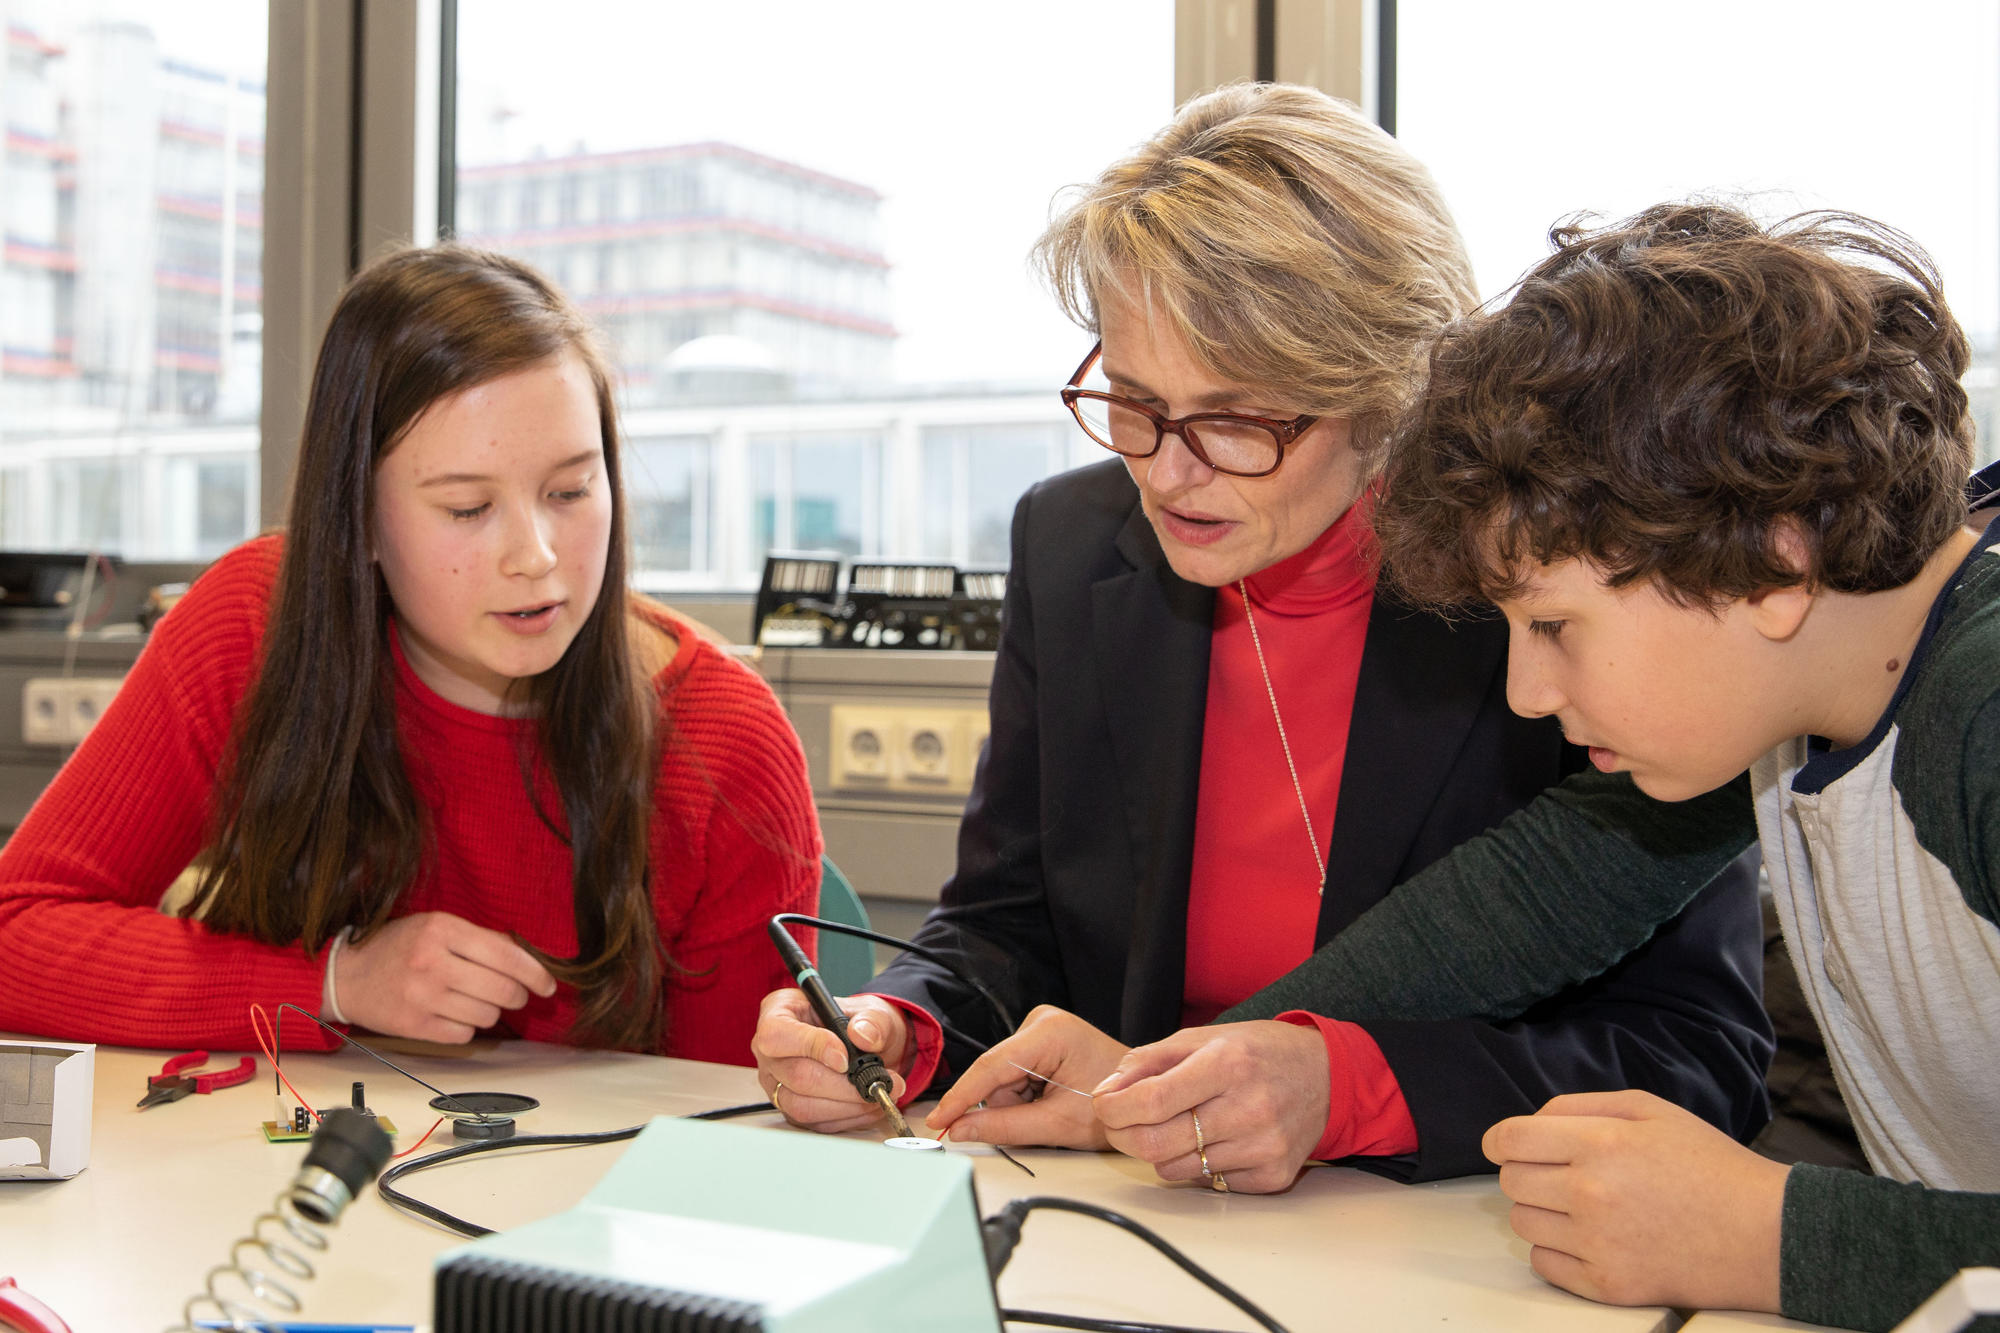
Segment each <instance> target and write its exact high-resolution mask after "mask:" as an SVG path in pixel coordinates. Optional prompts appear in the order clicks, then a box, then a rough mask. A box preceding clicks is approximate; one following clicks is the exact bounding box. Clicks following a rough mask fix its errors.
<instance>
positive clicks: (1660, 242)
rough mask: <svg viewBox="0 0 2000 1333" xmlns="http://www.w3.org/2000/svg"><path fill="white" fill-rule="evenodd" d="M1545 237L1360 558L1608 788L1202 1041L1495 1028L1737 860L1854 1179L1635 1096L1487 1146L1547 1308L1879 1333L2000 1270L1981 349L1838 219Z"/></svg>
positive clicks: (1401, 470) (1534, 821)
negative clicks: (1788, 961) (1864, 1168)
mask: <svg viewBox="0 0 2000 1333" xmlns="http://www.w3.org/2000/svg"><path fill="white" fill-rule="evenodd" d="M1552 239H1553V241H1554V243H1555V247H1556V248H1555V253H1554V254H1553V255H1552V256H1551V257H1550V258H1549V259H1547V260H1545V261H1544V262H1543V263H1542V264H1540V265H1539V266H1538V267H1537V268H1536V269H1534V270H1533V271H1532V272H1531V273H1530V274H1529V275H1528V276H1527V277H1526V278H1525V279H1524V280H1523V281H1522V283H1521V285H1520V287H1519V289H1518V290H1517V292H1516V293H1515V295H1514V296H1513V298H1512V300H1511V301H1509V302H1508V304H1506V305H1505V306H1504V307H1501V308H1499V309H1497V310H1494V311H1491V312H1489V313H1484V314H1480V315H1476V316H1473V317H1470V318H1468V319H1466V320H1463V321H1460V322H1459V323H1457V324H1455V325H1453V326H1452V327H1451V328H1450V329H1449V330H1448V331H1447V332H1446V334H1445V335H1444V337H1443V338H1442V340H1441V341H1440V343H1439V344H1438V345H1437V347H1436V349H1435V351H1434V354H1433V357H1432V364H1431V381H1430V384H1429V387H1428V389H1427V391H1426V393H1425V395H1424V398H1423V400H1422V401H1421V403H1420V404H1419V405H1418V406H1417V408H1416V409H1415V411H1414V412H1413V414H1412V417H1411V419H1410V421H1409V422H1408V423H1407V428H1406V430H1405V431H1404V433H1403V434H1402V435H1401V437H1400V438H1399V439H1398V441H1397V442H1396V443H1395V445H1394V446H1393V452H1392V455H1391V457H1390V459H1389V461H1388V464H1387V473H1386V480H1385V486H1384V492H1383V499H1382V502H1381V506H1380V508H1379V510H1378V514H1377V525H1378V528H1379V529H1380V531H1381V535H1382V543H1383V550H1384V557H1385V560H1386V561H1387V564H1388V568H1389V572H1390V574H1391V576H1392V578H1393V579H1394V580H1395V582H1396V583H1397V584H1398V585H1400V587H1401V588H1402V589H1403V590H1405V592H1406V593H1408V594H1409V595H1410V596H1412V597H1413V598H1415V599H1416V600H1418V601H1420V602H1422V603H1424V604H1426V605H1430V606H1433V607H1439V608H1465V607H1468V606H1480V605H1484V604H1486V603H1489V602H1490V603H1494V604H1497V606H1498V607H1499V609H1500V611H1501V613H1502V614H1504V615H1505V617H1506V619H1507V622H1508V624H1509V627H1510V631H1511V635H1510V638H1511V642H1510V648H1509V658H1508V699H1509V702H1510V703H1511V704H1512V706H1513V707H1514V708H1515V710H1516V711H1518V712H1521V713H1524V714H1528V715H1533V716H1541V715H1550V714H1553V715H1554V716H1556V717H1558V718H1559V719H1561V721H1562V723H1563V726H1564V729H1565V731H1566V732H1567V734H1568V736H1569V739H1571V740H1572V741H1575V742H1577V743H1579V744H1584V745H1588V746H1589V747H1591V748H1590V756H1591V761H1592V763H1593V764H1594V766H1595V768H1596V769H1597V770H1598V771H1597V772H1594V773H1586V774H1583V775H1580V776H1579V778H1577V779H1573V780H1572V781H1571V782H1570V783H1567V784H1565V785H1564V786H1563V787H1560V788H1556V789H1554V790H1552V791H1551V792H1550V793H1548V794H1547V795H1545V796H1544V797H1543V798H1541V799H1540V800H1539V801H1538V802H1536V803H1535V804H1534V805H1532V806H1530V807H1529V808H1528V809H1526V810H1524V811H1522V812H1520V813H1519V814H1518V815H1516V816H1515V817H1514V818H1513V819H1512V820H1510V821H1509V822H1508V823H1507V824H1505V825H1503V826H1501V828H1499V829H1498V830H1496V831H1495V832H1493V833H1492V834H1489V835H1488V836H1487V837H1485V838H1483V839H1480V840H1478V841H1477V842H1475V843H1472V844H1468V845H1467V846H1465V847H1463V848H1461V849H1460V850H1459V852H1458V853H1456V854H1455V855H1454V856H1453V857H1451V858H1449V859H1448V860H1447V861H1446V862H1444V863H1440V864H1439V865H1437V866H1435V867H1433V868H1432V869H1431V870H1430V871H1428V872H1426V873H1425V874H1424V875H1423V876H1421V877H1419V878H1418V879H1415V880H1412V881H1411V882H1410V883H1409V884H1407V885H1405V886H1404V887H1403V888H1402V889H1400V890H1399V891H1398V892H1397V893H1395V894H1393V895H1391V897H1389V898H1388V899H1386V900H1385V901H1384V902H1383V903H1382V904H1380V905H1379V906H1378V907H1377V908H1376V909H1375V911H1374V912H1373V913H1371V915H1370V917H1369V918H1365V919H1364V920H1363V921H1361V922H1358V923H1357V924H1356V926H1355V927H1353V928H1350V929H1349V930H1348V931H1347V932H1346V933H1344V934H1342V935H1341V936H1339V937H1338V938H1337V939H1336V940H1334V941H1333V942H1332V943H1330V944H1329V945H1328V946H1327V947H1326V949H1324V950H1322V951H1321V952H1320V953H1319V954H1317V955H1315V956H1314V958H1313V959H1311V960H1310V961H1309V962H1308V963H1307V964H1306V965H1305V966H1304V967H1302V968H1300V969H1299V970H1298V971H1296V972H1294V973H1291V974H1289V975H1288V976H1287V977H1286V978H1284V979H1282V980H1280V981H1279V982H1278V983H1276V984H1274V985H1273V986H1272V987H1271V988H1269V989H1268V990H1266V991H1264V992H1261V993H1260V994H1259V995H1257V996H1255V997H1253V998H1252V999H1251V1000H1250V1001H1248V1002H1246V1003H1245V1004H1244V1005H1243V1006H1240V1007H1239V1008H1238V1009H1236V1010H1232V1011H1231V1012H1229V1013H1227V1014H1225V1015H1223V1018H1224V1019H1225V1020H1228V1019H1236V1018H1256V1017H1265V1016H1268V1014H1269V1013H1275V1012H1277V1011H1278V1010H1280V1009H1283V1008H1287V1007H1290V1006H1293V1005H1304V1006H1306V1007H1309V1008H1312V1009H1313V1010H1314V1011H1315V1012H1320V1013H1334V1014H1339V1015H1341V1016H1342V1017H1360V1016H1362V1014H1361V1013H1360V1012H1359V1011H1362V1010H1365V1009H1367V1008H1370V1007H1372V1004H1371V1003H1369V1002H1365V1001H1364V1000H1363V998H1362V997H1372V1002H1373V1003H1374V1004H1379V1003H1382V1002H1383V1000H1384V997H1397V996H1401V997H1404V998H1405V999H1406V1000H1407V999H1409V998H1413V997H1417V996H1428V997H1429V1000H1430V1003H1431V1005H1432V1006H1433V1007H1435V1008H1436V1009H1437V1010H1438V1011H1439V1016H1443V1015H1444V1014H1445V1013H1452V1014H1457V1015H1463V1014H1467V1013H1484V1014H1492V1015H1498V1014H1506V1013H1511V1012H1517V1011H1518V1010H1520V1009H1521V1008H1522V1007H1524V1006H1525V1005H1526V1004H1527V1003H1529V1002H1531V1001H1532V1000H1533V999H1535V998H1536V997H1538V996H1540V995H1543V994H1546V993H1548V992H1549V991H1551V990H1553V989H1555V988H1556V987H1558V986H1561V985H1565V984H1568V983H1570V982H1573V981H1575V980H1576V979H1577V978H1579V977H1581V976H1587V975H1589V974H1591V973H1593V972H1595V971H1597V970H1598V969H1600V968H1601V967H1603V966H1605V965H1606V964H1608V963H1610V962H1611V961H1613V960H1614V959H1616V958H1618V957H1620V956H1621V955H1622V954H1623V953H1624V952H1625V951H1626V950H1628V949H1630V948H1631V947H1633V946H1634V945H1636V944H1637V943H1639V942H1640V941H1642V940H1644V939H1645V938H1646V937H1647V936H1648V935H1649V934H1650V933H1651V931H1652V930H1653V929H1654V928H1655V927H1656V925H1657V924H1658V923H1660V922H1663V921H1665V920H1667V919H1668V917H1669V916H1670V914H1671V913H1673V912H1674V911H1676V910H1678V909H1679V907H1680V906H1681V905H1682V904H1683V903H1685V902H1686V901H1687V898H1688V896H1689V895H1690V894H1692V893H1693V892H1694V891H1695V890H1696V889H1698V888H1699V887H1700V886H1701V884H1703V883H1704V882H1705V881H1706V880H1707V878H1708V876H1709V875H1710V874H1711V873H1713V871H1714V870H1715V869H1716V868H1719V867H1720V866H1722V865H1723V864H1725V863H1726V862H1727V861H1728V859H1729V858H1730V857H1731V856H1733V855H1735V854H1736V853H1737V852H1738V851H1740V850H1741V849H1742V848H1744V847H1745V846H1747V845H1748V844H1749V842H1750V841H1751V840H1752V839H1753V838H1758V837H1760V836H1761V839H1762V843H1763V855H1764V862H1765V868H1766V870H1767V872H1768V875H1769V878H1770V883H1771V888H1772V891H1773V893H1774V895H1775V902H1776V906H1777V909H1778V913H1779V916H1780V918H1781V921H1782V923H1783V926H1784V931H1785V935H1786V938H1787V941H1788V943H1789V945H1790V948H1791V952H1792V957H1793V958H1794V960H1795V962H1796V965H1797V968H1798V972H1799V978H1800V982H1801V984H1802V987H1803V989H1804V992H1805V995H1806V997H1807V1000H1808V1002H1809V1004H1810V1005H1811V1007H1812V1010H1813V1012H1814V1015H1815V1017H1816V1018H1817V1020H1818V1022H1819V1025H1820V1027H1821V1029H1822V1031H1823V1033H1824V1036H1825V1039H1826V1044H1827V1048H1828V1052H1829V1055H1830V1057H1831V1060H1832V1063H1833V1067H1834V1071H1835V1074H1836V1077H1837V1078H1838V1080H1839V1083H1840V1086H1841V1089H1842V1092H1843V1094H1844V1096H1845V1098H1846V1100H1847V1103H1848V1107H1849V1109H1850V1111H1851V1112H1852V1114H1853V1117H1854V1122H1855V1126H1856V1129H1857V1131H1858V1132H1859V1135H1860V1138H1861V1142H1862V1144H1863V1146H1864V1148H1865V1150H1866V1152H1867V1155H1868V1158H1869V1162H1870V1164H1871V1165H1872V1166H1873V1167H1874V1169H1875V1172H1876V1173H1877V1174H1875V1175H1872V1176H1871V1175H1865V1174H1862V1173H1858V1172H1851V1171H1834V1170H1830V1169H1826V1168H1820V1167H1814V1166H1809V1165H1798V1166H1793V1167H1786V1166H1783V1165H1780V1164H1778V1163H1775V1162H1771V1161H1768V1160H1766V1159H1764V1158H1762V1157H1759V1156H1757V1155H1756V1154H1754V1153H1752V1152H1751V1151H1750V1150H1748V1149H1747V1148H1744V1147H1742V1146H1740V1145H1738V1144H1737V1143H1735V1142H1733V1141H1731V1140H1730V1139H1729V1138H1727V1137H1726V1136H1725V1135H1723V1134H1721V1133H1719V1132H1717V1131H1716V1130H1714V1129H1712V1128H1710V1127H1708V1126H1706V1125H1704V1124H1702V1123H1701V1122H1700V1121H1698V1120H1696V1119H1695V1118H1694V1117H1692V1116H1690V1115H1688V1114H1687V1113H1686V1112H1684V1111H1681V1110H1679V1109H1677V1108H1675V1107H1673V1106H1672V1105H1670V1104H1668V1103H1666V1102H1664V1101H1661V1100H1660V1099H1658V1098H1655V1097H1652V1096H1650V1095H1648V1094H1645V1093H1640V1092H1614V1093H1586V1094H1580V1095H1574V1096H1567V1097H1559V1098H1556V1099H1555V1100H1554V1101H1552V1102H1550V1103H1548V1104H1547V1105H1546V1106H1545V1107H1544V1108H1543V1109H1542V1110H1541V1112H1540V1113H1538V1114H1536V1115H1534V1116H1526V1117H1519V1118H1516V1119H1511V1120H1505V1121H1502V1122H1501V1123H1500V1124H1498V1125H1496V1126H1494V1127H1493V1129H1492V1130H1491V1131H1489V1133H1488V1135H1487V1138H1486V1144H1485V1146H1486V1151H1487V1154H1488V1156H1489V1157H1491V1158H1492V1159H1493V1160H1494V1161H1496V1162H1498V1163H1500V1164H1501V1172H1500V1183H1501V1187H1502V1188H1503V1189H1504V1190H1505V1191H1506V1192H1507V1194H1508V1195H1509V1196H1511V1197H1512V1198H1513V1199H1514V1201H1515V1207H1514V1210H1513V1214H1512V1223H1513V1226H1514V1229H1515V1230H1516V1231H1517V1232H1518V1233H1519V1234H1520V1235H1521V1236H1522V1237H1523V1238H1524V1239H1526V1240H1528V1241H1529V1242H1530V1243H1531V1244H1532V1245H1533V1247H1534V1249H1533V1263H1534V1266H1535V1269H1536V1271H1537V1272H1539V1273H1541V1274H1542V1275H1543V1276H1544V1277H1546V1278H1548V1279H1549V1280H1550V1281H1552V1282H1555V1283H1556V1284H1558V1285H1560V1286H1563V1287H1566V1288H1569V1289H1570V1290H1572V1291H1576V1292H1579V1293H1582V1294H1584V1295H1587V1296H1592V1297H1595V1298H1597V1299H1601V1300H1607V1301H1614V1302H1619V1303H1633V1304H1653V1303H1661V1304H1671V1305H1681V1306H1723V1307H1736V1308H1750V1309H1760V1310H1774V1311H1779V1312H1781V1313H1783V1314H1786V1315H1789V1316H1792V1317H1794V1318H1799V1319H1806V1320H1810V1321H1813V1322H1818V1323H1831V1324H1839V1325H1843V1326H1850V1327H1860V1328H1871V1329H1874V1328H1887V1327H1889V1326H1890V1325H1892V1324H1894V1323H1895V1322H1896V1321H1897V1320H1899V1319H1900V1318H1902V1317H1903V1316H1904V1315H1906V1314H1907V1313H1908V1312H1909V1311H1910V1310H1911V1309H1912V1308H1913V1307H1914V1306H1915V1305H1917V1304H1918V1303H1919V1302H1921V1301H1922V1300H1923V1299H1924V1297H1925V1296H1926V1295H1928V1294H1929V1293H1930V1292H1931V1291H1932V1290H1933V1289H1935V1288H1936V1287H1937V1286H1939V1285H1940V1284H1941V1283H1943V1282H1944V1281H1946V1280H1947V1279H1949V1278H1950V1277H1951V1275H1952V1274H1953V1273H1954V1272H1955V1271H1956V1270H1957V1269H1959V1268H1961V1267H1965V1266H1970V1265H1975V1264H1993V1263H1996V1262H2000V510H1992V509H1981V508H1980V506H1982V505H1985V504H1988V503H1990V501H1991V499H1992V494H1993V491H1994V487H1995V482H1996V480H2000V476H1996V474H2000V466H1996V467H1994V468H1988V469H1987V470H1986V471H1985V472H1984V473H1982V474H1980V476H1978V477H1975V478H1973V479H1972V485H1971V488H1970V490H1969V491H1968V487H1967V474H1968V473H1969V471H1970V469H1971V464H1972V459H1973V447H1972V436H1973V428H1972V422H1971V418H1970V416H1969V414H1968V411H1967V400H1966V394H1965V391H1964V389H1963V388H1962V387H1961V386H1960V383H1959V380H1960V376H1961V375H1962V374H1963V373H1964V371H1965V369H1966V365H1967V362H1968V359H1969V357H1968V349H1967V344H1966V339H1965V337H1964V335H1963V333H1961V332H1960V330H1959V327H1958V325H1957V324H1956V322H1955V321H1954V320H1953V318H1952V316H1951V313H1950V311H1949V310H1948V309H1947V308H1946V306H1945V303H1944V300H1943V297H1942V294H1941V292H1940V290H1939V286H1938V280H1937V277H1936V274H1935V272H1934V271H1933V269H1932V268H1931V266H1930V264H1929V261H1928V260H1927V259H1926V258H1925V257H1924V256H1923V254H1922V253H1921V251H1919V250H1917V249H1916V247H1915V246H1914V245H1913V244H1911V243H1910V242H1909V241H1907V240H1906V239H1905V238H1903V237H1902V236H1900V235H1898V234H1897V233H1895V232H1893V231H1891V230H1889V229H1888V228H1886V227H1882V226H1880V225H1878V224H1875V223H1872V222H1869V221H1867V220H1865V219H1861V218H1856V217H1853V216H1849V215H1842V214H1813V215H1807V216H1805V217H1801V218H1796V219H1793V220H1791V221H1789V222H1787V223H1783V224H1780V225H1779V226H1777V227H1774V228H1769V229H1766V228H1764V227H1761V226H1759V225H1758V224H1757V223H1756V222H1755V221H1754V220H1752V219H1751V218H1749V217H1747V216H1745V215H1744V214H1742V213H1741V212H1738V211H1736V210H1734V209H1731V208H1726V207H1720V206H1711V205H1667V206H1661V207H1657V208H1654V209H1652V210H1649V211H1648V212H1646V213H1643V214H1640V215H1639V216H1638V217H1636V218H1633V219H1631V220H1630V221H1628V222H1626V223H1624V224H1622V225H1619V226H1615V227H1610V228H1606V229H1603V230H1598V231H1587V230H1583V229H1580V228H1574V227H1571V228H1561V229H1558V230H1557V231H1556V232H1555V233H1554V235H1553V237H1552ZM1391 1002H1395V1001H1394V1000H1393V999H1392V1000H1391ZM1135 1057H1143V1052H1138V1053H1135Z"/></svg>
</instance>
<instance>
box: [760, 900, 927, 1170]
mask: <svg viewBox="0 0 2000 1333" xmlns="http://www.w3.org/2000/svg"><path fill="white" fill-rule="evenodd" d="M769 929H770V932H771V943H773V944H775V945H776V946H778V956H779V957H780V958H782V959H784V960H785V967H786V969H787V970H788V971H790V972H791V974H792V980H793V981H794V982H795V983H796V984H797V985H798V988H799V989H800V990H802V991H804V992H805V993H806V999H807V1000H808V1001H810V1002H811V1004H812V1007H813V1013H814V1014H816V1015H817V1016H818V1017H819V1021H820V1026H822V1027H824V1028H825V1029H826V1030H827V1031H829V1032H831V1033H832V1034H833V1035H834V1036H836V1037H838V1038H840V1044H841V1045H842V1046H845V1047H846V1048H847V1081H848V1082H849V1083H852V1084H853V1085H854V1090H855V1091H856V1092H858V1093H860V1094H861V1099H862V1100H863V1101H872V1102H874V1103H876V1104H877V1105H879V1106H880V1107H881V1108H882V1109H883V1110H884V1111H886V1112H887V1113H888V1115H889V1125H890V1127H891V1128H892V1129H894V1130H895V1131H896V1137H897V1138H903V1139H907V1138H909V1137H910V1124H909V1122H908V1121H907V1120H905V1119H903V1113H902V1112H901V1111H900V1110H898V1109H896V1094H895V1087H896V1080H895V1076H894V1075H893V1074H891V1073H890V1072H889V1066H887V1065H885V1064H883V1063H882V1057H881V1056H879V1055H877V1054H875V1052H873V1051H864V1050H862V1049H861V1048H860V1047H858V1046H856V1045H855V1044H854V1039H853V1038H852V1037H849V1036H848V1035H847V1015H846V1014H845V1013H843V1012H842V1011H841V1008H840V1006H839V1005H838V1004H836V1003H834V999H833V992H831V991H829V990H828V989H827V988H826V982H824V981H822V980H821V979H820V975H819V969H818V968H816V967H814V966H813V963H812V959H810V958H808V957H806V951H805V950H804V949H801V948H800V947H799V942H798V941H797V940H795V939H793V938H792V936H791V932H790V931H788V930H786V929H785V927H784V923H783V922H782V921H780V920H773V921H772V922H771V923H770V927H769Z"/></svg>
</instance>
